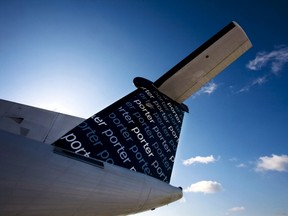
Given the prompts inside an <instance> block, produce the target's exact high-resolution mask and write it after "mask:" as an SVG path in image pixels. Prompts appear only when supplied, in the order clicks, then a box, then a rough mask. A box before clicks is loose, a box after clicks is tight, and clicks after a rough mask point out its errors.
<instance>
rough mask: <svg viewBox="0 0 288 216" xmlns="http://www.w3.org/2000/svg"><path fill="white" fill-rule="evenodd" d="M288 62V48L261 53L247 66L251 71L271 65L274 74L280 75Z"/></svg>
mask: <svg viewBox="0 0 288 216" xmlns="http://www.w3.org/2000/svg"><path fill="white" fill-rule="evenodd" d="M287 62H288V47H283V46H282V47H278V48H276V49H275V50H273V51H271V52H259V53H257V55H256V57H255V59H253V60H251V61H249V63H248V64H247V65H246V66H247V68H248V69H250V70H260V69H262V68H263V67H265V66H266V65H268V64H269V63H270V64H269V67H270V70H271V72H272V73H274V74H278V73H279V71H281V70H282V68H283V67H284V65H285V64H286V63H287Z"/></svg>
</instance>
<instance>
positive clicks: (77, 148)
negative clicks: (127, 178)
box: [53, 78, 187, 182]
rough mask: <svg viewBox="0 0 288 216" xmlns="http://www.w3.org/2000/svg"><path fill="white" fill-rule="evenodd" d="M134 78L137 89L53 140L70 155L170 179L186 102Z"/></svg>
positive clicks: (149, 83)
mask: <svg viewBox="0 0 288 216" xmlns="http://www.w3.org/2000/svg"><path fill="white" fill-rule="evenodd" d="M134 83H135V85H136V86H137V87H138V88H137V90H135V91H133V92H132V93H130V94H128V95H127V96H125V97H123V98H122V99H120V100H119V101H117V102H115V103H113V104H112V105H110V106H108V107H107V108H105V109H104V110H102V111H100V112H99V113H96V114H95V115H93V116H92V117H90V118H89V119H87V120H85V121H83V122H82V123H81V124H79V125H78V126H77V127H75V128H74V129H72V130H71V131H69V132H68V133H67V134H65V135H64V136H63V137H61V138H60V139H59V140H57V141H56V142H55V143H54V144H53V145H54V146H55V147H57V148H60V149H61V150H62V151H64V152H65V151H67V152H70V153H75V156H77V155H78V156H79V155H82V156H85V157H89V158H94V159H96V160H100V161H104V162H108V163H111V164H114V165H118V166H121V167H125V168H127V169H130V170H133V171H137V172H141V173H144V174H147V175H150V176H153V177H155V178H157V179H160V180H162V181H165V182H169V181H170V177H171V173H172V169H173V163H174V158H175V154H176V150H177V145H178V141H179V135H180V130H181V125H182V120H183V117H184V111H185V110H186V109H187V108H186V106H185V105H183V104H182V105H181V104H178V103H176V102H175V101H173V100H171V99H169V98H168V97H167V96H165V95H164V94H162V93H161V92H159V91H158V90H157V89H156V88H155V87H154V86H153V84H152V83H151V82H149V81H147V80H145V79H143V78H135V79H134ZM186 111H187V110H186ZM72 155H73V154H72ZM70 156H71V154H70Z"/></svg>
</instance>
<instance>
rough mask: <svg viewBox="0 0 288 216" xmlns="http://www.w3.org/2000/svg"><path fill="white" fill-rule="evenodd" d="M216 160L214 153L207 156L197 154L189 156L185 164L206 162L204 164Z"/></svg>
mask: <svg viewBox="0 0 288 216" xmlns="http://www.w3.org/2000/svg"><path fill="white" fill-rule="evenodd" d="M213 162H215V158H214V157H213V155H210V156H207V157H201V156H196V157H192V158H189V159H187V160H184V161H183V164H184V165H186V166H189V165H192V164H195V163H204V164H208V163H213Z"/></svg>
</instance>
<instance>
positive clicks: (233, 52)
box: [154, 22, 252, 103]
mask: <svg viewBox="0 0 288 216" xmlns="http://www.w3.org/2000/svg"><path fill="white" fill-rule="evenodd" d="M250 47H252V44H251V42H250V41H249V39H248V37H247V35H246V34H245V32H244V31H243V29H242V28H241V27H240V26H239V25H238V24H237V23H236V22H231V23H230V24H228V25H227V26H226V27H224V28H223V29H222V30H221V31H219V32H218V33H217V34H215V35H214V36H213V37H212V38H210V39H209V40H208V41H207V42H205V43H204V44H203V45H202V46H200V47H199V48H198V49H196V50H195V51H194V52H192V53H191V54H190V55H188V56H187V57H186V58H185V59H183V60H182V61H181V62H179V63H178V64H177V65H175V66H174V67H173V68H172V69H170V70H169V71H168V72H167V73H166V74H164V75H163V76H162V77H160V78H159V79H158V80H156V81H155V82H154V85H155V86H156V87H157V88H158V90H159V91H161V92H162V93H164V94H165V95H167V96H169V97H170V98H171V99H173V100H175V101H177V102H178V103H182V102H183V101H185V100H186V99H187V98H189V97H190V96H191V95H192V94H193V93H195V92H196V91H197V90H198V89H199V88H201V87H202V86H203V85H204V84H205V83H207V82H208V81H210V80H211V79H212V78H213V77H215V76H216V75H217V74H218V73H220V72H221V71H222V70H224V69H225V68H226V67H227V66H228V65H229V64H231V63H232V62H233V61H235V60H236V59H237V58H238V57H240V56H241V55H242V54H243V53H244V52H246V51H247V50H248V49H249V48H250Z"/></svg>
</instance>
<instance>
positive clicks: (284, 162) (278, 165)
mask: <svg viewBox="0 0 288 216" xmlns="http://www.w3.org/2000/svg"><path fill="white" fill-rule="evenodd" d="M287 169H288V155H281V156H279V155H274V154H273V155H272V156H271V157H269V156H264V157H260V158H259V159H258V161H257V166H256V169H255V170H256V171H278V172H285V171H287Z"/></svg>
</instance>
